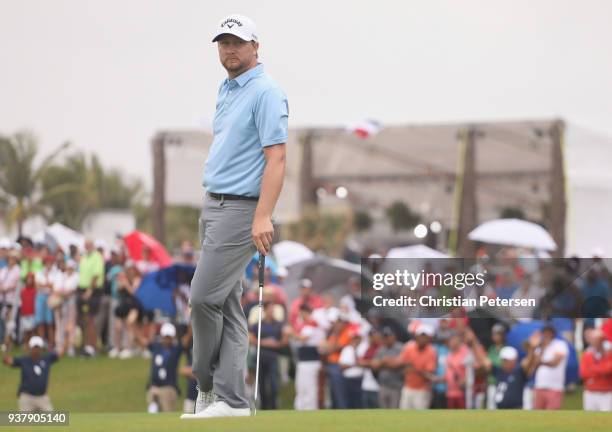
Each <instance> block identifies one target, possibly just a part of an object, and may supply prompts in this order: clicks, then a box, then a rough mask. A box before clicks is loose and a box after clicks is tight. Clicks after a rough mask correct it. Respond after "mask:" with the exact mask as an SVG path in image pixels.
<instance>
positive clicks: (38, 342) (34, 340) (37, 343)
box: [28, 336, 45, 348]
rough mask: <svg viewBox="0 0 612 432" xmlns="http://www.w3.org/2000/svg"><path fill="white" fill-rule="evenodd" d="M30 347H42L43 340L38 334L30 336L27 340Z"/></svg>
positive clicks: (43, 344)
mask: <svg viewBox="0 0 612 432" xmlns="http://www.w3.org/2000/svg"><path fill="white" fill-rule="evenodd" d="M28 345H29V347H30V348H34V347H41V348H42V347H44V346H45V341H44V340H43V339H42V338H41V337H40V336H32V337H31V338H30V341H29V342H28Z"/></svg>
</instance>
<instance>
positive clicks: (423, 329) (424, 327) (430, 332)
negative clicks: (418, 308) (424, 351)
mask: <svg viewBox="0 0 612 432" xmlns="http://www.w3.org/2000/svg"><path fill="white" fill-rule="evenodd" d="M415 333H416V335H417V336H418V335H422V334H424V335H427V336H429V337H434V335H435V334H436V330H435V329H434V328H433V327H432V326H430V325H429V324H421V325H419V326H418V327H417V329H416V332H415Z"/></svg>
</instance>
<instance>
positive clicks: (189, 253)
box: [181, 240, 196, 265]
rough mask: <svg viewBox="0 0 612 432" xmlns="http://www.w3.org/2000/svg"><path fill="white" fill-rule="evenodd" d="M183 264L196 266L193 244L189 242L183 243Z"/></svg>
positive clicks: (184, 241)
mask: <svg viewBox="0 0 612 432" xmlns="http://www.w3.org/2000/svg"><path fill="white" fill-rule="evenodd" d="M181 262H182V263H183V264H188V265H195V264H196V263H195V252H194V250H193V244H192V243H191V242H190V241H189V240H183V241H182V242H181Z"/></svg>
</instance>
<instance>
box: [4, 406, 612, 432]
mask: <svg viewBox="0 0 612 432" xmlns="http://www.w3.org/2000/svg"><path fill="white" fill-rule="evenodd" d="M15 430H18V431H28V430H31V431H33V432H36V431H40V430H41V429H40V427H29V428H26V427H19V428H15ZM51 430H57V431H63V430H74V431H92V432H93V431H104V432H108V431H122V432H131V431H147V432H156V431H160V432H161V431H163V432H168V431H172V432H175V431H177V432H178V431H215V432H223V431H232V432H240V431H245V432H272V431H291V432H302V431H303V432H326V431H356V432H359V431H364V432H376V431H381V432H392V431H407V430H409V431H425V430H435V431H453V432H457V431H469V432H479V431H491V430H495V431H496V432H506V431H507V432H516V431H521V432H522V431H546V432H548V431H554V432H566V431H588V432H598V431H602V432H603V431H606V432H608V431H610V430H612V414H609V413H587V412H583V411H556V412H551V411H449V410H443V411H400V410H355V411H332V410H326V411H311V412H297V411H274V412H270V411H269V412H260V413H258V414H257V416H256V417H242V418H234V419H232V418H229V419H201V420H189V421H187V420H180V419H179V418H178V415H176V414H167V413H166V414H136V413H112V414H110V413H107V414H101V413H94V414H85V413H77V414H72V415H71V417H70V427H54V428H53V429H51Z"/></svg>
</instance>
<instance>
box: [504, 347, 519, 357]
mask: <svg viewBox="0 0 612 432" xmlns="http://www.w3.org/2000/svg"><path fill="white" fill-rule="evenodd" d="M499 358H500V359H502V360H516V359H517V358H518V351H517V350H516V348H514V347H511V346H505V347H503V348H502V349H501V350H500V351H499Z"/></svg>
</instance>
